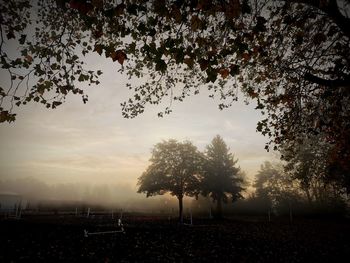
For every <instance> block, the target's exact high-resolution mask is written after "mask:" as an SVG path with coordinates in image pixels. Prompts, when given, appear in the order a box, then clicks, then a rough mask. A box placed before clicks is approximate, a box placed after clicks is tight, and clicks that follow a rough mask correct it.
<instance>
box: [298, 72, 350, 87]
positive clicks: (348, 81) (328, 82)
mask: <svg viewBox="0 0 350 263" xmlns="http://www.w3.org/2000/svg"><path fill="white" fill-rule="evenodd" d="M304 77H305V79H306V80H307V81H309V82H312V83H315V84H318V85H322V86H327V87H333V88H338V87H350V75H347V76H346V77H345V78H344V79H324V78H320V77H318V76H315V75H312V74H311V73H306V74H305V75H304Z"/></svg>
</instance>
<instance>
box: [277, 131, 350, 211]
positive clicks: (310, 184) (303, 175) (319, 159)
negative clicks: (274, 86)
mask: <svg viewBox="0 0 350 263" xmlns="http://www.w3.org/2000/svg"><path fill="white" fill-rule="evenodd" d="M333 150H334V149H333V148H332V145H331V144H330V143H326V142H324V141H323V140H320V138H319V136H313V137H309V138H307V139H305V140H304V144H302V145H300V146H299V147H297V148H294V149H293V151H291V150H290V148H288V147H287V149H286V150H285V151H282V153H283V159H284V160H285V170H286V171H287V172H288V174H289V176H290V178H292V179H295V180H298V181H299V182H300V187H301V189H302V190H303V191H304V192H305V194H306V196H307V199H308V201H309V203H310V204H311V203H312V202H315V201H317V202H319V203H325V202H329V201H330V199H333V200H336V199H341V195H342V194H344V193H345V192H346V189H345V188H344V185H345V183H344V182H343V181H344V180H346V179H347V178H346V176H345V174H336V173H334V172H333V171H330V170H329V166H328V165H327V162H325V161H323V160H325V159H327V158H329V156H330V154H331V152H332V151H333Z"/></svg>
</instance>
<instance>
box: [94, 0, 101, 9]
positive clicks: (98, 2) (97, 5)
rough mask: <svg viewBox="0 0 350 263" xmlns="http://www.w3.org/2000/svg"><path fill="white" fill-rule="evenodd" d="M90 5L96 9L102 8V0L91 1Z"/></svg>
mask: <svg viewBox="0 0 350 263" xmlns="http://www.w3.org/2000/svg"><path fill="white" fill-rule="evenodd" d="M91 4H92V5H93V6H94V7H96V8H103V0H92V1H91Z"/></svg>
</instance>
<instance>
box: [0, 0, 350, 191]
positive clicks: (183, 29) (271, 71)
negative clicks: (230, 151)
mask: <svg viewBox="0 0 350 263" xmlns="http://www.w3.org/2000/svg"><path fill="white" fill-rule="evenodd" d="M349 9H350V7H349V1H348V0H343V1H338V0H328V1H324V0H312V1H306V0H286V1H282V0H281V1H273V0H259V1H253V0H214V1H208V0H195V1H183V0H149V1H142V0H129V1H112V0H110V1H109V0H91V1H88V0H49V1H43V0H37V1H26V0H22V1H6V2H1V21H0V22H1V39H0V53H1V61H0V63H1V68H2V69H3V70H4V71H6V72H7V73H8V76H9V79H8V81H7V82H6V81H2V83H1V87H0V121H1V122H5V121H9V122H11V121H13V120H14V119H15V116H16V113H15V110H14V106H15V105H17V106H20V105H23V104H26V103H28V102H30V101H35V102H39V103H43V104H44V105H45V106H46V107H48V108H55V107H57V106H59V105H60V104H61V103H62V102H64V99H65V97H66V96H67V95H68V94H69V93H75V94H80V95H82V99H83V101H84V103H85V102H86V101H87V96H86V95H85V94H84V91H83V90H82V89H79V88H77V86H76V83H77V82H85V83H88V84H90V85H91V84H98V83H99V81H98V79H97V78H98V75H100V74H101V73H102V72H101V71H96V72H95V71H91V70H88V69H86V65H84V60H83V56H84V55H86V54H87V53H90V52H96V53H98V54H100V55H101V56H102V55H103V56H105V57H106V58H108V59H112V60H113V61H116V62H118V64H120V69H119V70H120V71H121V72H122V73H124V74H126V75H127V76H129V77H130V79H131V81H130V83H133V82H132V80H133V79H138V78H140V79H142V84H141V85H140V86H133V85H132V84H128V87H129V88H130V89H131V90H132V91H133V96H132V97H131V98H130V99H129V100H128V101H125V102H124V103H122V105H121V106H122V113H123V116H124V117H126V118H132V117H135V116H137V115H138V114H140V113H142V112H143V111H144V110H145V107H146V106H147V105H148V104H159V103H160V102H161V101H163V100H164V99H165V98H168V99H169V105H168V107H166V108H165V109H164V111H162V112H160V113H159V116H163V114H164V113H165V114H167V113H170V112H171V110H172V107H171V106H172V103H173V101H182V100H184V99H185V98H186V97H187V96H191V95H193V94H197V93H199V92H200V90H201V89H203V88H206V89H208V90H209V91H211V92H212V94H211V95H210V96H212V97H218V98H219V99H220V100H221V102H220V104H219V108H220V109H223V108H225V107H229V106H230V105H231V104H232V103H233V102H234V101H235V100H237V94H238V89H240V90H242V91H243V92H244V94H245V96H246V97H247V99H248V100H254V101H255V102H256V104H257V109H258V110H261V111H262V113H263V114H265V116H266V118H265V119H263V120H261V121H260V122H259V123H258V125H257V130H258V131H259V132H261V133H262V134H264V135H267V136H269V138H270V142H269V143H268V144H267V145H266V148H267V149H269V148H270V147H271V146H273V148H275V149H278V148H279V147H280V146H281V145H282V144H283V145H288V146H289V147H290V149H292V148H293V147H298V145H299V144H302V143H303V141H304V140H306V139H307V138H308V137H309V136H313V135H315V134H320V139H321V140H324V141H327V142H330V143H331V144H332V145H333V151H332V153H333V154H332V155H331V156H329V158H328V159H329V160H327V162H328V164H329V165H330V166H332V167H334V169H333V170H334V171H336V172H337V173H341V174H346V176H349V174H350V167H349V164H350V150H349V149H350V147H349V145H350V141H349V138H350V136H349V135H350V122H349V120H350V109H349V105H350V104H349V102H350V89H349V87H350V54H349V53H350V52H349V48H350V30H349V26H348V25H349V24H350V23H349V21H350V19H349V13H350V11H349ZM30 27H32V28H33V29H34V30H32V31H31V30H30ZM13 43H17V45H18V46H19V50H18V52H17V53H18V54H17V53H16V52H14V53H15V54H13V52H11V51H9V46H11V45H12V44H13ZM79 54H81V55H79ZM346 187H348V188H349V189H350V187H349V185H346Z"/></svg>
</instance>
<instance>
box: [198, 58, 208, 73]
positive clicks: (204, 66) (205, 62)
mask: <svg viewBox="0 0 350 263" xmlns="http://www.w3.org/2000/svg"><path fill="white" fill-rule="evenodd" d="M199 66H200V68H201V70H202V71H204V70H206V69H207V68H208V66H209V62H208V60H206V59H201V60H200V61H199Z"/></svg>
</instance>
